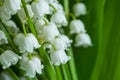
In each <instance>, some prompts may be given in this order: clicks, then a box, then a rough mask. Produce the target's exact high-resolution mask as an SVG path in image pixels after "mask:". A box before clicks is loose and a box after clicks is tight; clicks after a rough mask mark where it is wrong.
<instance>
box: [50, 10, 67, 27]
mask: <svg viewBox="0 0 120 80" xmlns="http://www.w3.org/2000/svg"><path fill="white" fill-rule="evenodd" d="M51 21H52V22H54V23H56V25H57V26H58V27H61V26H67V24H68V22H67V20H66V17H65V14H64V13H63V12H59V11H58V12H56V13H54V14H53V15H52V17H51Z"/></svg>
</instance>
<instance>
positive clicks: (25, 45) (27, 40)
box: [14, 33, 40, 53]
mask: <svg viewBox="0 0 120 80" xmlns="http://www.w3.org/2000/svg"><path fill="white" fill-rule="evenodd" d="M14 43H15V45H16V46H18V48H19V50H20V52H21V53H24V52H30V53H32V52H33V50H34V48H35V49H37V48H39V47H40V44H39V43H38V41H37V39H36V37H35V36H34V35H33V34H32V33H28V34H27V35H24V34H22V33H19V34H17V36H16V37H15V38H14Z"/></svg>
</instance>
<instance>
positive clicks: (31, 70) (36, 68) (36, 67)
mask: <svg viewBox="0 0 120 80" xmlns="http://www.w3.org/2000/svg"><path fill="white" fill-rule="evenodd" d="M20 68H21V69H23V70H25V72H26V74H25V75H26V76H29V77H31V78H33V77H35V75H36V73H38V74H42V69H43V68H44V66H43V65H42V64H41V61H40V59H39V58H37V57H34V56H33V57H32V59H29V58H28V55H23V59H22V60H21V61H20Z"/></svg>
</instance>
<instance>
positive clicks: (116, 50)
mask: <svg viewBox="0 0 120 80" xmlns="http://www.w3.org/2000/svg"><path fill="white" fill-rule="evenodd" d="M70 1H71V2H72V3H71V4H70V5H73V1H72V0H70ZM83 2H84V3H85V4H86V6H87V10H88V14H87V15H86V16H84V17H80V19H82V20H83V21H84V23H85V25H86V28H87V32H88V33H89V34H90V36H91V38H92V42H93V47H91V48H87V49H84V48H74V56H75V62H76V67H77V73H78V77H79V80H120V42H119V41H120V22H119V21H120V9H119V2H120V1H119V0H83Z"/></svg>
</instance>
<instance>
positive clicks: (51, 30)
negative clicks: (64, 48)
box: [39, 22, 60, 42]
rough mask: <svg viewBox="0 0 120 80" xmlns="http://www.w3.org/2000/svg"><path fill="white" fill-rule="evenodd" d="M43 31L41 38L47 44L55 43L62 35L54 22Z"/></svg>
mask: <svg viewBox="0 0 120 80" xmlns="http://www.w3.org/2000/svg"><path fill="white" fill-rule="evenodd" d="M41 31H42V32H41V34H39V37H40V38H41V39H43V40H44V41H46V42H51V41H53V40H54V39H55V37H56V36H58V35H59V34H60V33H59V31H58V29H57V26H56V25H55V24H54V23H52V22H51V23H49V24H48V25H46V26H44V27H43V28H42V30H41Z"/></svg>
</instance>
